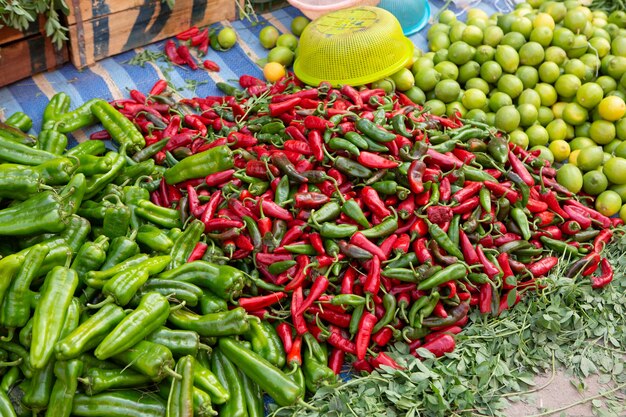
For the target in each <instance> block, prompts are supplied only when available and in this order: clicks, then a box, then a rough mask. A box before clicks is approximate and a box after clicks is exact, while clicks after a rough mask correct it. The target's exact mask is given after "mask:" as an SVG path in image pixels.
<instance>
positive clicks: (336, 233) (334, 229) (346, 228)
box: [320, 223, 359, 239]
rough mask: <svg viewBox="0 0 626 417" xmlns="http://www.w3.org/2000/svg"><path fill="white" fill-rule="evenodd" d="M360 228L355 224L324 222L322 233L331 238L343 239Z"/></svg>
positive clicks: (323, 235) (321, 228)
mask: <svg viewBox="0 0 626 417" xmlns="http://www.w3.org/2000/svg"><path fill="white" fill-rule="evenodd" d="M358 230H359V228H358V227H357V226H355V225H353V224H333V223H323V224H322V226H321V227H320V235H322V237H325V238H329V239H341V238H345V237H350V236H352V235H353V234H355V233H356V232H357V231H358Z"/></svg>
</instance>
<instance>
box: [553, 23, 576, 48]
mask: <svg viewBox="0 0 626 417" xmlns="http://www.w3.org/2000/svg"><path fill="white" fill-rule="evenodd" d="M575 37H576V35H575V34H574V32H572V31H571V30H569V29H567V28H564V27H557V28H556V29H554V32H553V33H552V46H558V47H559V48H562V49H563V50H564V51H568V50H569V49H570V48H571V47H572V45H574V38H575Z"/></svg>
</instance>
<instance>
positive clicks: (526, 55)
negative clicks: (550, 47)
mask: <svg viewBox="0 0 626 417" xmlns="http://www.w3.org/2000/svg"><path fill="white" fill-rule="evenodd" d="M543 59H544V50H543V46H541V44H539V43H538V42H527V43H525V44H524V45H522V47H521V48H520V50H519V62H520V64H522V65H531V66H535V65H539V64H541V63H542V62H543Z"/></svg>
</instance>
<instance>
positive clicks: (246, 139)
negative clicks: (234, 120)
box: [226, 131, 258, 149]
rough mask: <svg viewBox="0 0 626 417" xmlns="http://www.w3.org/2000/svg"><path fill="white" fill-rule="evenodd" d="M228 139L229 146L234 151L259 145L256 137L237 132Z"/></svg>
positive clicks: (232, 133) (231, 133) (230, 134)
mask: <svg viewBox="0 0 626 417" xmlns="http://www.w3.org/2000/svg"><path fill="white" fill-rule="evenodd" d="M226 139H227V141H228V146H230V147H231V148H232V149H239V148H244V149H248V148H251V147H253V146H255V145H256V144H257V143H258V140H257V138H255V137H254V136H252V135H249V134H246V133H242V132H235V131H232V132H230V133H229V134H228V136H227V138H226Z"/></svg>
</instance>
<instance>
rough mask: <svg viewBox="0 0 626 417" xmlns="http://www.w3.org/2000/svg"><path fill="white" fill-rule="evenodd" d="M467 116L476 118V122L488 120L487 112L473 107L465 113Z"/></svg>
mask: <svg viewBox="0 0 626 417" xmlns="http://www.w3.org/2000/svg"><path fill="white" fill-rule="evenodd" d="M465 118H466V119H469V120H474V121H476V122H480V123H485V122H486V121H487V114H486V113H485V112H484V111H483V110H481V109H472V110H469V111H468V112H467V114H465Z"/></svg>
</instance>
